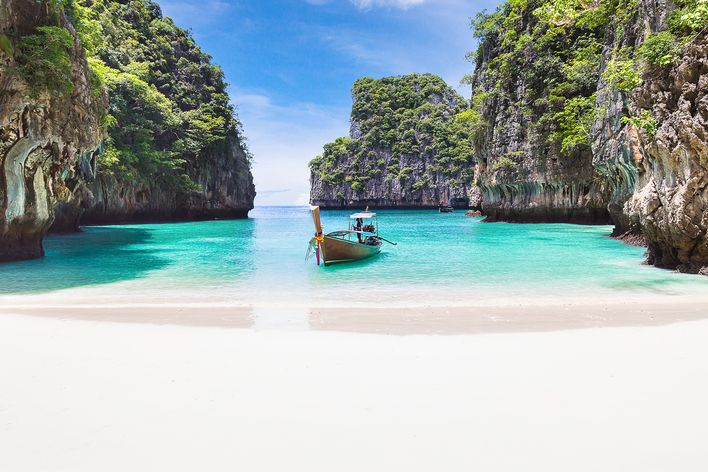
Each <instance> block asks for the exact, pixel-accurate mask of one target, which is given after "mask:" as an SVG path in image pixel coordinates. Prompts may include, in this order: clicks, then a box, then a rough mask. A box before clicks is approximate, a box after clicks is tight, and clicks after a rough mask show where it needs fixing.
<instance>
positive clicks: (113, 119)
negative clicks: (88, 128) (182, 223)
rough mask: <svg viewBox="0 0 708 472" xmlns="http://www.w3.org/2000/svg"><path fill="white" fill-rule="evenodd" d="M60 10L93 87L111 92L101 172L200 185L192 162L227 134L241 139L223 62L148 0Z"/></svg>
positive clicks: (93, 1) (185, 186) (74, 1)
mask: <svg viewBox="0 0 708 472" xmlns="http://www.w3.org/2000/svg"><path fill="white" fill-rule="evenodd" d="M65 10H66V12H67V14H68V16H69V17H70V19H71V21H72V23H73V24H74V25H75V28H76V31H77V33H78V35H79V37H80V39H81V42H82V44H84V46H85V47H86V50H87V53H88V55H89V63H90V65H91V67H92V71H93V74H94V81H93V85H94V87H95V89H96V93H100V91H101V89H102V88H105V89H107V90H108V95H109V111H108V115H107V116H106V117H105V119H104V123H105V125H106V126H107V127H108V132H109V139H108V140H107V142H106V146H105V149H106V150H105V152H104V153H103V154H102V157H101V160H100V163H101V165H102V168H103V170H104V171H105V172H109V173H113V174H114V175H116V176H117V177H119V178H129V179H138V180H143V181H145V182H159V183H161V184H162V185H166V186H168V187H169V188H173V189H178V190H181V191H190V190H198V186H197V184H195V183H194V182H192V181H191V179H190V178H189V175H188V171H187V168H188V167H189V165H190V164H196V163H197V162H198V161H199V160H200V159H205V158H206V157H207V156H208V154H209V152H208V151H209V149H210V146H212V145H214V144H215V143H218V142H222V141H224V140H225V139H227V137H228V136H229V135H236V136H238V137H239V139H241V141H243V136H242V132H241V124H240V122H239V121H238V119H237V118H236V116H235V111H234V108H233V106H232V105H231V104H230V102H229V96H228V94H227V92H226V88H227V84H226V83H225V81H224V73H223V71H222V70H221V68H220V67H218V66H216V65H214V64H212V63H211V57H210V56H209V55H208V54H206V53H204V52H202V51H201V49H200V48H199V46H198V45H197V44H196V43H195V42H194V40H193V38H192V37H191V35H190V33H189V32H187V31H185V30H183V29H181V28H179V27H177V26H176V25H175V24H174V23H173V22H172V20H171V19H170V18H164V17H163V16H162V13H161V10H160V7H159V6H158V5H157V4H156V3H154V2H153V1H151V0H66V1H65Z"/></svg>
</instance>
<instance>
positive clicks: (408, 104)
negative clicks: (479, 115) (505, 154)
mask: <svg viewBox="0 0 708 472" xmlns="http://www.w3.org/2000/svg"><path fill="white" fill-rule="evenodd" d="M352 98H353V105H352V113H351V131H350V137H348V138H339V139H337V140H336V141H334V142H333V143H329V144H327V145H325V147H324V152H323V154H322V155H321V156H318V157H317V158H315V159H313V161H312V162H311V163H310V169H311V177H310V182H311V191H310V201H311V202H312V203H313V204H315V205H320V206H322V207H324V208H345V207H346V208H355V207H360V208H363V207H365V206H371V207H375V208H426V207H437V206H438V205H439V204H441V203H444V204H447V203H450V204H452V205H455V206H461V207H466V206H468V205H469V193H470V190H471V187H472V173H473V161H472V153H471V140H470V138H471V136H470V132H469V126H468V124H467V122H466V120H468V119H469V116H468V115H467V114H466V111H467V105H466V102H465V100H464V99H463V98H462V97H461V96H460V95H459V94H458V93H457V92H455V91H454V90H453V89H452V88H450V87H449V86H448V85H447V84H445V82H444V81H443V80H442V79H440V78H439V77H437V76H434V75H431V74H423V75H418V74H413V75H408V76H402V77H387V78H383V79H379V80H374V79H370V78H364V79H360V80H358V81H357V82H356V83H355V84H354V88H353V92H352Z"/></svg>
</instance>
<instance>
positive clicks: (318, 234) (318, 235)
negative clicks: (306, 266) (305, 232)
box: [310, 206, 323, 265]
mask: <svg viewBox="0 0 708 472" xmlns="http://www.w3.org/2000/svg"><path fill="white" fill-rule="evenodd" d="M310 210H311V211H312V221H313V222H314V223H315V243H316V248H315V256H316V258H317V265H320V250H321V245H322V239H323V238H322V222H321V221H320V207H318V206H313V207H310Z"/></svg>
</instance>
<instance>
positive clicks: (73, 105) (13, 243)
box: [0, 0, 105, 261]
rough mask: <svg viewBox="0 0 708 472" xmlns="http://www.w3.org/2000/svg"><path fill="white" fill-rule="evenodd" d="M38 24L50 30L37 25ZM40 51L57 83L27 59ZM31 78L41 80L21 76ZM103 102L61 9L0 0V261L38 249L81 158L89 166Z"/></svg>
mask: <svg viewBox="0 0 708 472" xmlns="http://www.w3.org/2000/svg"><path fill="white" fill-rule="evenodd" d="M42 26H49V27H52V28H54V29H50V30H45V31H41V30H38V27H42ZM32 44H34V45H35V46H38V48H36V49H32ZM67 46H68V47H67ZM37 49H38V50H37ZM40 55H41V57H43V58H44V59H48V60H52V59H54V60H56V63H57V64H59V65H58V67H64V68H65V70H64V73H65V77H63V78H62V79H63V80H64V82H65V84H66V87H65V88H62V89H60V90H56V89H55V88H54V87H53V86H52V85H54V84H53V82H52V81H51V80H49V78H51V76H50V75H48V73H47V71H46V70H43V69H42V68H41V67H39V66H37V65H36V63H35V62H33V59H34V58H35V57H37V56H40ZM36 77H40V78H44V79H47V80H46V81H45V82H42V81H40V80H34V81H32V83H30V82H29V81H28V79H30V78H36ZM66 80H69V81H70V83H68V82H66ZM40 84H41V86H40ZM104 107H105V97H103V96H101V95H100V94H98V95H96V94H95V93H93V92H92V90H91V87H90V85H89V69H88V66H87V63H86V59H85V54H84V51H83V48H82V47H81V45H80V44H79V42H78V40H77V38H76V35H75V34H74V30H73V27H72V26H71V24H70V23H69V22H68V21H67V19H66V17H65V16H64V14H63V13H62V12H61V11H57V10H55V9H54V8H53V7H52V6H51V5H50V4H49V2H47V1H44V0H42V1H40V0H3V1H2V3H0V169H1V170H2V172H0V261H8V260H19V259H29V258H35V257H40V256H42V255H43V249H42V238H43V236H44V235H45V233H46V232H47V230H48V228H49V226H50V225H51V223H52V220H53V218H54V207H55V205H57V204H58V203H60V202H62V201H63V200H66V199H67V198H69V196H70V195H71V193H72V188H71V185H72V183H73V181H75V180H76V179H77V178H78V175H79V174H80V173H81V168H82V163H87V164H88V165H89V166H91V165H95V151H96V149H97V148H98V146H99V144H100V142H101V140H102V138H103V136H104V132H103V128H102V127H101V124H100V120H99V117H100V114H101V110H102V109H103V108H104Z"/></svg>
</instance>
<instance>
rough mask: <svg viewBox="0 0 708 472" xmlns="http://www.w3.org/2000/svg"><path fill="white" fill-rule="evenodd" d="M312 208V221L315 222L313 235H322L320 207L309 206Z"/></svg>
mask: <svg viewBox="0 0 708 472" xmlns="http://www.w3.org/2000/svg"><path fill="white" fill-rule="evenodd" d="M310 210H312V221H313V222H314V223H315V236H321V235H322V222H321V221H320V207H318V206H313V207H310Z"/></svg>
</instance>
